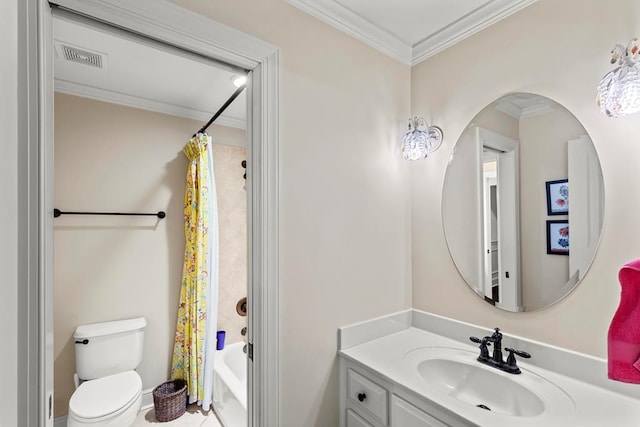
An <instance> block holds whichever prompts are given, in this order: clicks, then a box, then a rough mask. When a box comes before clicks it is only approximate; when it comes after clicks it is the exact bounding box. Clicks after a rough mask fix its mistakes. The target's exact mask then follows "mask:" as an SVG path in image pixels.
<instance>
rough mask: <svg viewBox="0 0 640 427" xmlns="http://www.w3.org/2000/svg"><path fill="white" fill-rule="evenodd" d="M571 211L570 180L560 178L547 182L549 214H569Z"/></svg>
mask: <svg viewBox="0 0 640 427" xmlns="http://www.w3.org/2000/svg"><path fill="white" fill-rule="evenodd" d="M568 213H569V181H568V180H566V179H560V180H557V181H548V182H547V214H548V215H567V214H568Z"/></svg>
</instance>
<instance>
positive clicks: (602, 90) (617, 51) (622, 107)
mask: <svg viewBox="0 0 640 427" xmlns="http://www.w3.org/2000/svg"><path fill="white" fill-rule="evenodd" d="M611 53H612V57H611V63H612V64H617V65H618V67H617V68H616V69H614V70H613V71H611V72H609V73H607V75H606V76H604V77H603V78H602V80H601V81H600V83H599V84H598V95H597V98H596V102H597V104H598V107H600V112H601V113H602V114H604V115H606V116H608V117H625V116H628V115H629V114H633V113H636V112H638V111H640V40H638V38H637V37H636V38H633V39H632V40H631V41H630V42H629V45H628V46H627V47H626V48H625V47H624V46H622V45H619V44H618V45H616V46H615V47H614V48H613V50H612V51H611Z"/></svg>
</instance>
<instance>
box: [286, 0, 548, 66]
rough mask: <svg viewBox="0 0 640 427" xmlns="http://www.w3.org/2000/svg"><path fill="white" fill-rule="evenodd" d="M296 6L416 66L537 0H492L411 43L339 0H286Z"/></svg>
mask: <svg viewBox="0 0 640 427" xmlns="http://www.w3.org/2000/svg"><path fill="white" fill-rule="evenodd" d="M285 1H286V2H287V3H289V4H291V5H292V6H295V7H297V8H298V9H300V10H302V11H304V12H306V13H308V14H309V15H311V16H314V17H316V18H318V19H320V20H321V21H323V22H325V23H327V24H329V25H331V26H333V27H335V28H337V29H338V30H341V31H343V32H345V33H347V34H349V35H350V36H352V37H354V38H356V39H358V40H360V41H362V42H363V43H366V44H367V45H369V46H371V47H373V48H374V49H377V50H379V51H380V52H382V53H384V54H386V55H389V56H391V57H392V58H395V59H397V60H398V61H400V62H402V63H405V64H408V65H411V66H414V65H416V64H418V63H420V62H422V61H424V60H425V59H427V58H429V57H430V56H433V55H435V54H437V53H438V52H441V51H443V50H444V49H446V48H448V47H450V46H452V45H454V44H456V43H458V42H459V41H461V40H463V39H465V38H467V37H469V36H471V35H473V34H475V33H477V32H478V31H480V30H482V29H484V28H486V27H488V26H490V25H492V24H494V23H496V22H498V21H500V20H501V19H503V18H506V17H507V16H509V15H512V14H513V13H516V12H517V11H519V10H521V9H523V8H525V7H527V6H529V5H530V4H532V3H534V2H536V1H537V0H492V1H487V2H486V3H485V4H484V5H483V6H481V7H479V8H477V9H475V10H474V11H473V12H471V13H469V14H467V15H465V16H463V17H461V18H460V19H458V20H457V21H455V22H453V23H451V24H450V25H448V26H446V27H444V28H442V29H440V30H439V31H437V32H436V33H434V34H431V35H429V36H428V37H426V38H425V39H424V40H421V41H420V42H418V43H416V44H415V45H413V46H411V45H410V44H409V43H407V42H406V41H404V40H401V39H399V38H398V37H396V36H394V35H392V34H390V33H389V32H387V31H385V30H383V29H382V28H380V27H379V26H377V25H375V24H373V23H371V22H369V21H367V20H366V19H364V18H363V17H361V16H360V15H358V14H357V13H355V12H353V11H352V10H350V9H348V8H346V7H344V6H342V5H340V4H339V3H338V2H336V1H335V0H285Z"/></svg>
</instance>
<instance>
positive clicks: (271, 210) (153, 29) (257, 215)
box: [18, 0, 280, 427]
mask: <svg viewBox="0 0 640 427" xmlns="http://www.w3.org/2000/svg"><path fill="white" fill-rule="evenodd" d="M25 3H29V4H31V5H37V6H33V7H30V8H27V10H26V18H27V19H28V20H29V22H32V23H33V25H31V26H29V28H27V29H26V30H25V31H27V32H28V34H27V36H28V37H27V39H29V40H31V41H30V42H29V46H28V47H29V49H27V54H25V55H26V56H28V58H29V61H28V63H27V64H26V69H27V71H29V72H30V73H31V74H30V75H33V76H34V78H32V79H30V80H29V81H28V84H27V85H25V90H21V91H20V92H19V95H18V96H19V98H20V97H22V98H24V99H25V104H27V109H26V110H25V112H24V113H23V117H25V120H28V122H29V126H30V128H33V127H36V126H37V132H35V134H29V138H28V140H29V146H32V147H34V150H35V152H33V153H30V155H29V156H28V160H27V161H28V164H29V166H30V167H31V169H30V171H29V177H30V178H32V180H35V181H34V182H35V183H36V184H35V185H29V186H28V188H27V195H26V198H27V199H28V200H30V201H32V200H33V201H34V203H31V206H32V207H33V211H34V212H36V216H37V221H36V220H34V221H30V222H29V227H28V229H29V231H30V232H31V233H35V236H36V237H37V239H38V245H37V250H38V254H39V256H37V257H36V259H35V260H34V261H33V262H30V263H29V266H28V268H27V269H25V271H28V272H31V273H37V274H36V277H39V280H36V281H33V283H31V281H30V282H29V286H28V288H27V289H28V292H29V293H31V294H35V295H37V298H36V299H35V303H34V302H33V299H32V300H30V299H29V298H22V299H21V300H20V303H19V305H20V306H22V305H24V306H25V307H24V308H25V311H24V312H25V313H28V314H27V315H28V317H29V323H28V325H29V327H28V328H27V330H26V334H25V336H24V337H21V338H20V340H22V342H23V343H24V345H27V344H31V343H35V342H37V343H38V345H37V346H36V348H37V349H38V350H37V352H36V351H32V352H30V353H29V354H30V355H32V354H33V353H36V354H37V357H31V358H29V359H28V361H27V363H26V366H25V370H26V371H27V373H28V374H29V378H37V379H38V384H39V385H38V387H37V388H29V389H28V390H26V391H25V392H24V395H21V396H20V398H21V399H26V400H27V401H30V402H38V403H37V405H38V408H39V410H37V413H38V414H40V415H39V416H37V417H35V418H31V417H29V419H28V421H27V422H25V423H22V422H21V425H24V426H25V427H31V426H47V427H49V426H51V425H52V423H53V419H52V416H51V415H50V413H49V408H48V404H47V402H49V399H50V397H51V393H52V392H53V390H52V383H53V370H52V365H53V363H52V360H53V346H52V345H51V343H52V336H53V320H52V315H51V314H52V312H53V298H52V294H53V292H52V291H53V279H52V277H53V275H52V274H51V265H52V264H51V260H52V259H53V245H52V244H51V236H52V232H53V221H52V218H53V184H52V177H53V172H52V171H53V155H52V152H53V117H52V99H53V83H52V82H53V67H51V60H52V55H53V43H52V34H51V14H50V11H49V10H48V7H49V5H48V4H47V1H46V0H35V1H33V2H32V1H28V2H25ZM50 3H51V4H53V5H55V7H60V8H63V9H65V10H68V11H70V12H73V13H78V14H81V15H84V16H87V17H90V18H92V19H96V20H99V21H103V22H106V23H109V24H111V25H115V26H117V27H120V28H123V29H126V30H129V31H132V32H135V33H139V34H141V35H144V36H146V37H149V38H152V39H156V40H159V41H161V42H164V43H167V44H170V45H173V46H175V47H178V48H181V49H184V50H187V51H192V52H195V53H198V54H201V55H204V56H207V57H210V58H212V59H215V60H218V61H221V62H226V63H229V64H231V65H234V66H236V67H241V68H244V69H245V70H247V71H250V77H249V81H248V84H247V100H248V101H249V102H247V105H248V108H247V109H248V116H247V135H250V138H247V139H248V144H247V160H248V161H247V194H248V230H247V231H248V244H249V253H248V267H249V271H248V297H249V298H248V304H249V310H248V312H249V336H248V339H249V343H251V344H252V348H253V360H252V362H249V369H250V371H249V375H248V388H249V393H250V396H249V397H250V398H249V399H248V402H249V408H248V412H249V426H251V427H267V426H277V425H280V370H279V367H280V366H279V347H280V346H279V331H280V325H279V242H278V238H279V201H278V181H279V172H278V171H279V169H278V168H279V153H278V145H279V144H278V141H279V114H278V113H279V50H278V48H277V47H276V46H273V45H271V44H269V43H267V42H264V41H262V40H260V39H257V38H255V37H253V36H250V35H248V34H246V33H243V32H241V31H238V30H235V29H233V28H231V27H228V26H226V25H223V24H220V23H218V22H216V21H213V20H211V19H210V18H207V17H205V16H203V15H200V14H197V13H195V12H192V11H190V10H187V9H184V8H181V7H179V6H176V5H174V4H172V3H170V2H158V1H155V0H136V1H135V2H132V1H130V0H51V1H50ZM36 22H37V24H35V23H36ZM34 94H35V95H34ZM38 184H40V185H38ZM20 308H22V307H19V309H20ZM29 348H30V349H31V348H33V346H30V347H29ZM47 364H49V365H50V366H49V367H47V366H48V365H47ZM30 398H31V399H33V400H31V399H30ZM33 409H35V408H33ZM29 412H31V411H29Z"/></svg>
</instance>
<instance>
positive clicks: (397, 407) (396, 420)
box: [347, 394, 448, 427]
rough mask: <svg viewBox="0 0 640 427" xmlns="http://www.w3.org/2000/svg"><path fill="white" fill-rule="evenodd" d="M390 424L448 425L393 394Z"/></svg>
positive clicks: (403, 426) (399, 426)
mask: <svg viewBox="0 0 640 427" xmlns="http://www.w3.org/2000/svg"><path fill="white" fill-rule="evenodd" d="M348 424H349V423H347V425H348ZM391 425H392V426H393V427H448V426H447V424H444V423H443V422H441V421H439V420H437V419H436V418H434V417H432V416H431V415H429V414H427V413H426V412H424V411H423V410H421V409H418V408H416V407H415V406H413V405H412V404H410V403H409V402H407V401H405V400H403V399H401V398H399V397H398V396H396V395H395V394H394V395H393V396H392V397H391Z"/></svg>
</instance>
